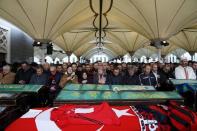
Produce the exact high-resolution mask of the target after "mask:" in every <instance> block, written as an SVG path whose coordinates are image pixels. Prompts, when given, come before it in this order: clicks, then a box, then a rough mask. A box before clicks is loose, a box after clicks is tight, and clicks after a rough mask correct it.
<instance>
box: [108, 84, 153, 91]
mask: <svg viewBox="0 0 197 131" xmlns="http://www.w3.org/2000/svg"><path fill="white" fill-rule="evenodd" d="M114 88H118V89H119V90H133V91H134V90H135V91H144V90H146V91H147V90H148V91H154V90H155V88H154V87H153V86H139V85H112V89H114Z"/></svg>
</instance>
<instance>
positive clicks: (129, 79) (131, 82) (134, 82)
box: [123, 75, 138, 85]
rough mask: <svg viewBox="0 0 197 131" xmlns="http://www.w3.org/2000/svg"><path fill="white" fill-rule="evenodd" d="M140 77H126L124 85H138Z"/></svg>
mask: <svg viewBox="0 0 197 131" xmlns="http://www.w3.org/2000/svg"><path fill="white" fill-rule="evenodd" d="M137 79H138V77H137V76H136V75H133V76H130V75H125V76H124V78H123V81H124V82H123V83H124V84H125V85H137V84H138V81H137Z"/></svg>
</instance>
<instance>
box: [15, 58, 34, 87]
mask: <svg viewBox="0 0 197 131" xmlns="http://www.w3.org/2000/svg"><path fill="white" fill-rule="evenodd" d="M34 73H35V70H34V69H33V68H31V67H30V65H29V64H28V63H27V62H22V63H21V68H20V69H19V70H18V71H17V72H16V77H15V83H16V84H29V81H30V79H31V76H32V75H33V74H34Z"/></svg>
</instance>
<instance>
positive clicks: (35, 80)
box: [29, 74, 48, 85]
mask: <svg viewBox="0 0 197 131" xmlns="http://www.w3.org/2000/svg"><path fill="white" fill-rule="evenodd" d="M47 79H48V77H47V75H46V74H42V75H40V76H38V75H37V74H33V75H32V77H31V80H30V82H29V83H30V84H37V85H46V84H47Z"/></svg>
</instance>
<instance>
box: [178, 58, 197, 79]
mask: <svg viewBox="0 0 197 131" xmlns="http://www.w3.org/2000/svg"><path fill="white" fill-rule="evenodd" d="M175 78H176V79H196V74H195V73H194V70H193V69H192V67H190V66H188V60H187V58H185V57H182V58H181V62H180V65H179V66H178V67H176V68H175Z"/></svg>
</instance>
